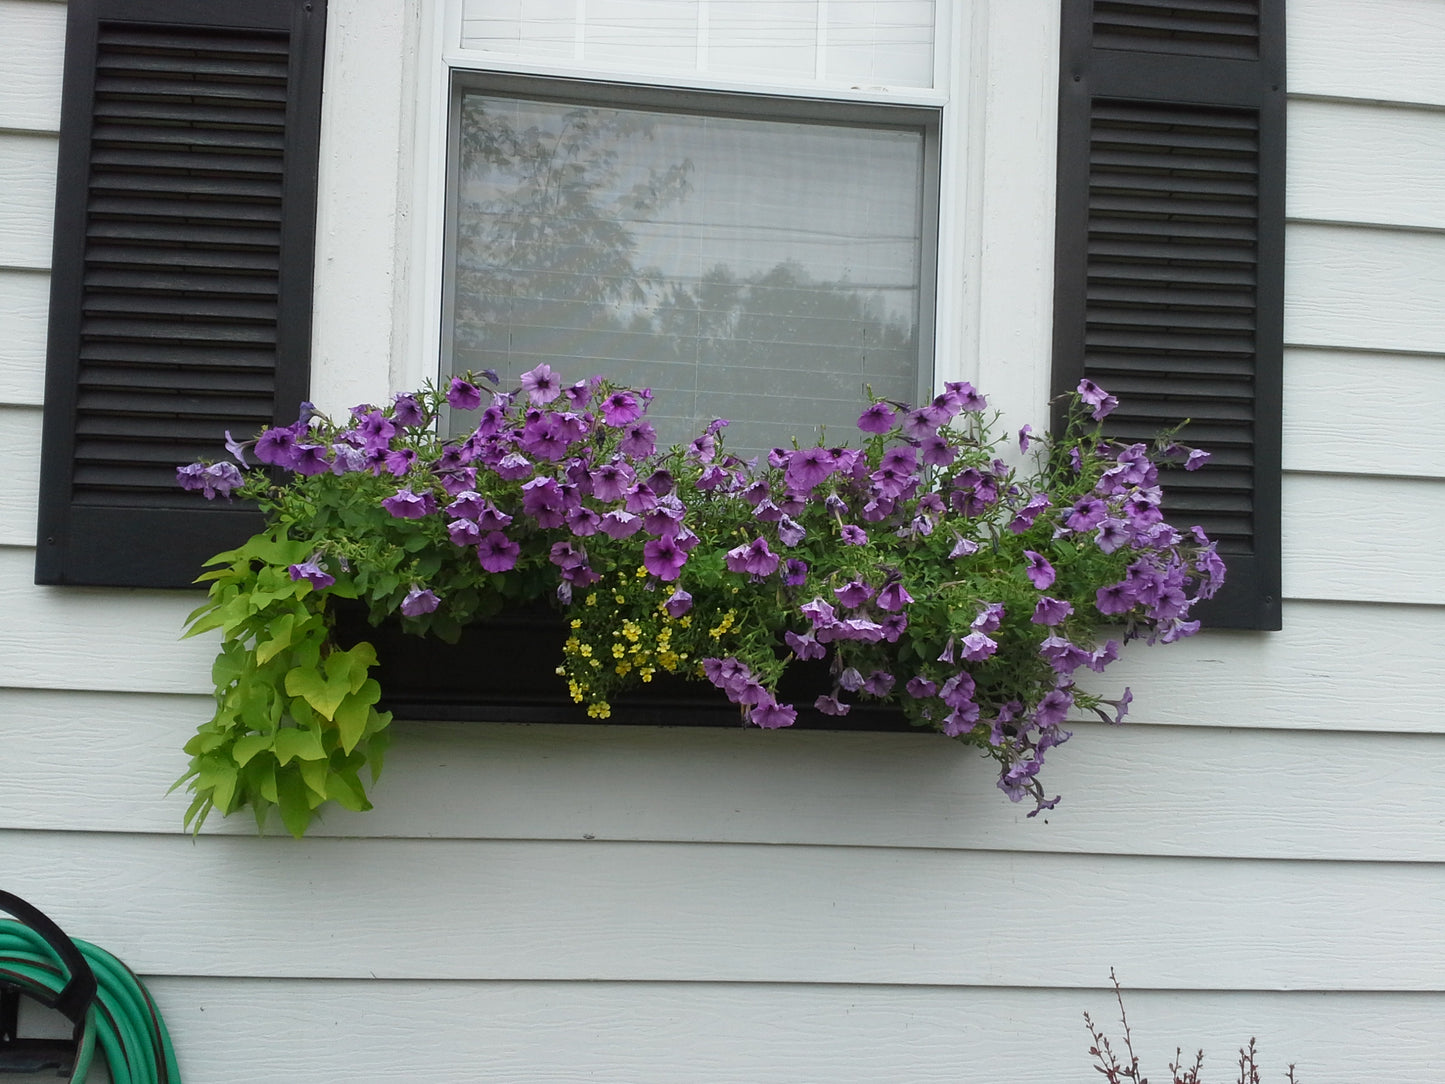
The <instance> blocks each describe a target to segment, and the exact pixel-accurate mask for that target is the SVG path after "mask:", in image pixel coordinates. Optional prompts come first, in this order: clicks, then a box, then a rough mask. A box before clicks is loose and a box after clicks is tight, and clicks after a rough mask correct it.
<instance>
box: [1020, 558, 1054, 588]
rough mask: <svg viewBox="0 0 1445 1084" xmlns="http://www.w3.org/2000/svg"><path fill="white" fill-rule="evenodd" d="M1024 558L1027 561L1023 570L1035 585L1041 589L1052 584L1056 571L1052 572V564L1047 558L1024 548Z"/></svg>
mask: <svg viewBox="0 0 1445 1084" xmlns="http://www.w3.org/2000/svg"><path fill="white" fill-rule="evenodd" d="M1024 560H1025V561H1026V562H1027V563H1026V565H1025V568H1024V572H1025V574H1026V575H1027V576H1028V578H1029V581H1030V582H1031V583H1032V584H1033V585H1034V586H1035V587H1037V588H1038V589H1039V590H1040V591H1043V590H1045V589H1046V588H1048V587H1049V586H1051V585H1052V584H1053V582H1054V579H1055V577H1056V576H1057V573H1055V572H1054V566H1053V565H1051V564H1049V562H1048V558H1046V557H1045V556H1044V555H1043V554H1041V553H1036V552H1034V551H1033V550H1024Z"/></svg>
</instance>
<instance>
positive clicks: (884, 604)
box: [878, 580, 913, 611]
mask: <svg viewBox="0 0 1445 1084" xmlns="http://www.w3.org/2000/svg"><path fill="white" fill-rule="evenodd" d="M912 601H913V596H912V595H910V594H909V593H908V592H907V590H905V589H904V587H903V584H902V583H901V582H900V581H898V580H894V581H893V582H892V583H889V584H886V585H884V588H883V590H881V591H879V592H878V607H879V609H883V610H890V611H897V610H901V609H903V607H905V606H907V605H908V604H909V603H910V602H912Z"/></svg>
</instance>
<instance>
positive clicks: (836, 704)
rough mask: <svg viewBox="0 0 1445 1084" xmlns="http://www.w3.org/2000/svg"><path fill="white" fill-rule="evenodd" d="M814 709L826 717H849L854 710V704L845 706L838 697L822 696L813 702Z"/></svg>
mask: <svg viewBox="0 0 1445 1084" xmlns="http://www.w3.org/2000/svg"><path fill="white" fill-rule="evenodd" d="M813 707H814V708H816V709H817V710H818V711H821V712H822V713H823V714H824V715H847V714H848V713H849V712H850V711H852V710H853V705H852V704H845V703H843V702H842V701H841V700H839V699H838V698H837V697H836V696H826V695H825V696H820V697H818V699H817V700H814V701H813Z"/></svg>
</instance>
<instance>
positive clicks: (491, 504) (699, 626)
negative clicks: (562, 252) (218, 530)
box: [178, 365, 1224, 812]
mask: <svg viewBox="0 0 1445 1084" xmlns="http://www.w3.org/2000/svg"><path fill="white" fill-rule="evenodd" d="M651 402H652V393H651V392H650V391H648V390H646V389H631V388H622V387H617V386H614V385H612V384H610V383H608V382H607V381H605V380H602V379H600V378H591V379H587V380H582V381H577V382H575V383H571V382H568V381H567V380H566V379H565V378H564V377H562V376H561V375H560V374H558V373H556V372H554V371H553V370H552V369H551V368H550V367H549V366H547V365H539V366H537V367H536V368H535V369H533V370H531V371H530V372H528V373H524V374H523V375H522V376H521V377H520V379H519V381H518V382H517V383H516V385H515V386H513V387H511V388H508V389H505V390H504V389H503V388H502V387H501V385H500V384H499V382H498V381H497V379H496V377H495V374H490V373H486V374H481V375H473V374H465V375H459V376H456V377H453V378H451V379H450V380H449V381H448V382H447V384H446V385H445V386H444V387H442V388H433V389H427V390H424V391H422V392H417V393H412V394H403V395H398V396H395V397H394V398H393V399H392V401H391V404H390V405H389V406H385V407H375V406H372V405H361V406H357V407H354V408H352V410H351V411H350V412H349V414H348V416H347V417H346V418H345V419H343V420H342V421H341V422H332V421H330V420H329V419H327V418H326V417H324V416H323V415H320V414H318V413H317V412H316V411H315V410H314V409H313V408H312V407H311V406H310V404H307V405H306V406H305V407H304V408H303V410H302V412H301V415H300V417H298V419H297V420H296V421H295V422H294V423H292V424H290V425H287V426H278V427H273V428H269V429H267V430H265V431H263V432H262V433H261V434H260V435H259V436H258V437H257V438H256V439H255V440H254V441H252V442H244V443H243V442H238V441H235V440H233V439H231V438H230V436H229V434H228V439H227V449H228V451H229V452H230V453H231V456H232V457H233V459H234V460H235V462H224V463H218V464H202V463H196V464H191V465H189V466H186V467H182V468H180V469H179V471H178V480H179V481H180V483H181V485H182V486H183V487H185V488H187V489H191V490H196V491H199V492H201V493H203V495H205V496H206V497H208V498H214V497H229V496H231V494H232V493H238V494H239V495H240V496H242V497H251V498H256V499H260V500H261V501H262V504H263V508H265V509H267V510H269V511H272V512H273V513H274V514H275V515H277V516H278V518H281V519H284V520H285V521H286V522H287V523H290V524H293V525H295V526H294V527H293V528H292V529H293V532H295V533H294V534H293V537H296V538H297V539H298V541H304V542H305V543H306V545H307V547H308V550H307V552H312V553H313V556H311V557H310V558H309V559H308V560H307V561H304V562H301V563H299V564H296V565H292V566H290V567H289V572H290V576H291V578H292V579H293V580H297V581H299V580H302V579H304V580H306V581H308V582H309V583H310V584H311V585H312V586H313V587H314V588H315V589H316V590H317V591H324V590H326V589H327V588H329V587H331V586H332V585H333V584H334V583H335V582H336V579H337V577H338V576H345V577H348V579H347V583H348V585H349V586H350V587H351V588H352V589H354V590H355V591H356V592H357V593H359V594H361V595H362V596H363V597H366V598H368V599H369V600H370V601H371V602H372V604H373V609H374V610H375V609H376V608H377V607H380V608H381V609H382V610H388V609H389V610H391V611H395V612H398V613H400V614H401V615H403V616H404V617H406V618H407V619H408V621H410V622H413V623H417V624H419V627H422V628H426V627H429V624H428V623H430V622H433V621H438V620H443V619H445V620H449V621H452V622H456V623H461V622H464V621H465V620H468V619H470V617H471V616H473V614H474V613H475V612H476V611H477V609H478V608H479V607H480V605H481V602H480V600H484V599H487V598H491V599H494V600H497V599H502V598H508V599H510V598H515V597H516V596H517V595H518V594H519V593H525V592H530V593H532V594H533V595H534V596H535V595H539V594H540V593H541V592H543V591H545V592H546V593H547V594H548V595H550V596H551V597H552V598H553V599H554V600H555V602H556V603H557V604H558V605H559V606H561V607H562V608H563V609H564V612H565V616H566V618H567V620H568V622H569V625H570V628H571V629H572V630H573V632H572V636H571V638H570V639H569V640H568V646H567V648H566V652H567V657H566V659H565V660H564V664H563V666H562V667H561V668H559V673H561V674H563V676H564V679H565V680H566V681H567V682H568V684H569V688H570V689H571V691H572V694H573V697H574V699H577V700H578V701H579V702H580V701H583V700H586V701H587V702H588V703H589V704H591V705H592V706H593V707H594V708H597V707H598V706H599V705H600V709H601V710H596V711H594V712H593V713H594V714H595V715H598V716H599V717H604V718H605V717H606V715H607V713H608V711H609V710H610V709H609V708H607V705H606V697H607V696H608V695H609V694H610V693H612V692H615V691H619V690H622V689H624V688H626V687H628V686H629V684H630V683H632V682H637V681H641V682H646V681H649V680H651V677H652V674H653V673H654V672H655V671H657V670H659V669H661V670H663V671H666V672H671V673H674V674H678V675H681V676H685V677H690V678H694V679H701V680H706V681H708V682H710V683H711V684H712V685H714V686H715V687H717V688H718V689H720V690H722V692H723V693H724V694H725V695H726V696H727V697H728V698H729V700H731V701H732V702H733V703H735V704H737V705H738V707H739V709H740V711H741V713H742V715H743V717H744V719H745V720H747V721H748V722H751V723H752V724H754V725H757V726H760V727H764V728H776V727H783V726H789V725H792V724H793V723H794V722H795V720H796V719H797V717H798V708H797V707H796V706H795V705H793V704H789V703H786V702H784V701H783V700H781V699H780V698H779V694H778V691H777V690H778V681H779V679H780V678H781V676H782V674H783V672H784V671H785V670H786V669H787V668H788V667H790V666H791V665H792V664H793V663H795V662H797V663H808V662H812V663H816V664H818V665H819V667H820V670H821V672H823V673H825V674H826V679H825V680H826V682H827V688H826V690H825V691H821V692H820V693H819V694H818V695H817V696H816V698H815V699H812V700H811V701H810V703H809V704H808V705H806V706H807V707H811V708H812V710H813V711H815V712H817V713H820V714H822V715H824V716H831V717H838V716H843V715H847V714H848V713H850V712H851V711H853V710H854V708H855V707H856V706H857V705H859V704H863V705H870V704H872V703H886V704H888V705H891V706H893V707H894V708H895V709H897V710H901V711H902V712H903V713H904V714H905V715H906V716H907V717H908V718H909V719H910V720H912V721H913V722H914V723H916V724H917V725H920V726H924V727H929V728H932V729H934V730H937V731H940V732H941V733H943V734H945V735H948V736H950V737H955V738H959V739H962V740H966V741H970V742H972V743H974V744H976V745H978V746H980V747H981V748H983V749H985V750H986V751H988V752H989V753H990V754H991V755H992V756H993V757H994V758H995V759H996V760H997V762H998V764H999V779H998V785H999V787H1000V788H1001V789H1002V790H1003V791H1004V792H1005V793H1006V794H1007V795H1008V796H1009V797H1010V798H1012V799H1014V800H1020V799H1022V798H1024V797H1032V798H1033V799H1034V801H1035V810H1034V812H1038V811H1039V810H1041V809H1047V808H1051V806H1052V805H1053V803H1054V802H1056V801H1057V798H1046V797H1045V792H1044V791H1043V789H1042V785H1041V783H1040V782H1039V778H1038V776H1039V770H1040V767H1041V765H1042V764H1043V761H1044V757H1045V754H1046V753H1047V752H1048V751H1049V750H1050V749H1052V748H1053V747H1054V746H1057V745H1060V744H1063V743H1064V742H1065V741H1067V740H1068V738H1069V736H1070V732H1069V731H1068V730H1067V729H1065V727H1064V724H1065V723H1066V722H1067V721H1068V720H1069V719H1070V718H1071V717H1073V716H1075V715H1077V714H1078V713H1080V712H1092V713H1095V714H1096V715H1098V716H1099V717H1100V718H1102V719H1105V720H1106V721H1109V722H1117V721H1119V720H1120V719H1122V717H1123V715H1124V713H1125V711H1126V709H1127V707H1128V705H1129V702H1130V700H1131V694H1130V693H1129V692H1128V690H1125V691H1124V693H1123V695H1122V696H1120V697H1117V698H1114V699H1105V698H1104V697H1102V696H1101V695H1100V694H1098V693H1096V692H1094V691H1092V690H1091V689H1090V688H1089V685H1088V681H1086V680H1084V679H1085V678H1086V677H1087V675H1088V674H1090V673H1099V672H1102V671H1103V670H1104V668H1105V667H1106V666H1108V664H1109V663H1111V662H1113V661H1114V660H1115V659H1117V658H1118V657H1119V652H1120V650H1121V647H1122V645H1123V644H1124V643H1126V642H1128V641H1131V640H1136V639H1140V640H1145V641H1147V642H1148V643H1155V642H1165V643H1167V642H1171V641H1173V640H1177V639H1180V638H1181V637H1185V636H1188V635H1190V634H1191V633H1193V632H1194V631H1196V630H1197V629H1198V627H1199V622H1198V621H1197V620H1196V619H1194V618H1192V617H1191V616H1190V614H1191V609H1192V607H1193V606H1194V605H1195V603H1197V602H1198V601H1199V600H1200V599H1206V598H1209V597H1211V596H1212V595H1213V594H1214V593H1215V591H1217V590H1218V588H1219V586H1220V585H1221V583H1222V582H1223V578H1224V565H1223V562H1222V560H1221V559H1220V558H1219V556H1218V554H1217V553H1216V551H1215V546H1214V544H1213V543H1212V542H1211V541H1210V540H1209V539H1208V538H1207V537H1206V535H1205V534H1204V532H1203V531H1202V530H1201V529H1200V528H1198V527H1192V528H1189V529H1187V530H1180V529H1178V528H1176V527H1174V526H1171V525H1170V524H1169V523H1168V522H1167V521H1166V519H1165V517H1164V514H1163V511H1162V507H1163V504H1162V502H1163V492H1162V489H1161V484H1160V473H1159V465H1160V464H1161V463H1165V462H1175V463H1178V464H1181V465H1182V466H1183V467H1184V468H1185V469H1187V470H1193V469H1197V468H1198V467H1199V466H1201V465H1203V463H1204V461H1205V459H1206V458H1207V455H1206V453H1203V452H1200V451H1198V450H1196V449H1192V448H1187V447H1185V446H1183V445H1180V444H1178V443H1177V442H1175V441H1173V440H1172V439H1170V438H1164V439H1161V441H1159V442H1156V444H1154V445H1148V444H1145V443H1115V442H1111V441H1109V440H1107V439H1105V438H1104V437H1102V436H1101V435H1100V433H1099V429H1098V426H1097V425H1092V426H1091V425H1089V422H1098V421H1099V420H1101V419H1103V418H1104V417H1106V416H1107V415H1108V414H1109V413H1110V412H1111V411H1112V410H1113V409H1114V408H1115V406H1116V405H1117V401H1116V400H1115V398H1114V397H1113V396H1111V395H1109V394H1108V393H1107V392H1105V391H1104V390H1103V389H1101V388H1099V387H1098V386H1097V385H1096V384H1094V383H1092V382H1091V381H1088V380H1085V381H1083V382H1081V383H1080V385H1079V387H1078V390H1077V400H1076V405H1077V409H1076V413H1075V417H1076V418H1077V419H1078V420H1079V424H1078V425H1074V426H1071V427H1070V429H1069V430H1068V431H1067V433H1066V437H1065V438H1064V439H1062V440H1059V439H1055V438H1052V437H1049V436H1045V435H1041V434H1037V433H1034V432H1033V431H1032V429H1031V428H1029V427H1025V428H1024V429H1023V430H1022V431H1021V432H1020V433H1019V435H1018V439H1017V441H1015V440H1014V439H1013V438H1012V437H1010V438H1009V439H1008V440H1007V441H1001V440H995V439H994V438H993V437H992V436H991V434H990V431H989V426H990V419H989V418H987V417H986V416H985V411H986V410H987V409H988V404H987V401H986V399H985V398H984V397H983V396H982V395H981V394H979V392H978V391H977V390H976V389H975V388H974V387H973V386H972V385H971V384H969V383H967V382H963V381H959V382H951V383H948V384H946V385H945V386H944V390H943V391H942V392H941V393H940V394H939V395H937V396H936V397H935V398H934V399H933V400H932V401H930V402H928V403H926V404H924V405H922V406H919V407H916V408H915V407H911V406H909V405H907V404H902V403H895V402H891V401H877V402H873V403H871V404H870V405H868V406H867V407H866V408H865V409H863V411H862V412H861V414H860V416H859V419H858V435H857V436H856V437H855V438H854V443H851V444H850V443H842V444H836V445H834V444H823V443H818V444H816V445H813V446H808V447H793V448H774V449H772V450H771V451H769V452H768V453H766V454H764V455H761V456H759V457H757V458H756V459H743V458H741V457H738V456H736V455H732V454H730V453H729V452H728V451H727V450H726V448H725V446H724V440H723V429H724V427H725V426H726V425H727V423H726V422H725V421H723V420H721V419H718V420H716V421H714V422H712V423H710V424H709V425H707V426H706V428H705V429H704V431H703V432H702V433H701V434H700V435H699V436H698V437H697V438H696V439H694V440H692V441H691V442H690V443H688V444H685V445H681V446H678V447H675V448H672V449H670V450H668V449H658V448H657V446H656V434H655V431H654V429H653V427H652V425H651V424H650V423H649V421H648V420H647V413H648V410H649V408H650V406H651ZM449 410H450V411H451V412H454V413H452V414H451V417H452V418H453V419H454V420H455V419H456V418H458V417H460V416H461V415H465V416H466V418H467V421H466V425H467V426H469V427H470V428H467V429H465V430H464V431H461V432H457V433H454V434H445V433H441V432H439V431H438V429H437V426H438V420H439V418H441V417H442V416H443V415H446V414H447V413H448V411H449ZM1004 444H1007V445H1008V448H1007V449H1004V448H1003V445H1004ZM1015 446H1016V447H1017V448H1018V455H1019V456H1023V457H1025V458H1027V459H1029V461H1030V462H1031V463H1032V473H1027V472H1026V471H1025V470H1024V469H1023V468H1020V467H1018V466H1016V465H1014V464H1011V463H1010V462H1009V461H1008V460H1007V459H1006V458H1005V456H1007V455H1011V454H1013V452H1012V449H1013V448H1014V447H1015ZM248 454H249V455H250V456H252V457H253V458H254V459H255V460H256V461H257V462H258V463H259V464H261V466H262V467H266V468H273V469H279V470H280V471H283V472H290V474H291V475H292V476H293V478H292V479H291V480H290V481H288V482H287V483H285V484H284V485H281V486H276V485H274V483H273V481H272V479H271V476H270V474H269V472H267V471H265V470H262V469H259V468H252V467H250V465H249V464H248V461H247V459H246V456H247V455H248ZM243 468H246V469H245V470H243ZM512 583H520V584H523V585H525V586H524V587H521V588H518V587H506V586H505V585H506V584H512ZM338 590H339V588H338ZM1100 626H1111V627H1112V628H1111V632H1112V636H1110V637H1107V638H1105V639H1104V641H1103V642H1102V644H1101V643H1099V640H1098V635H1097V631H1098V629H1099V628H1100ZM1076 678H1077V679H1078V680H1076ZM810 695H811V694H810Z"/></svg>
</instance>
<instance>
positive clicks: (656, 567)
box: [642, 538, 687, 583]
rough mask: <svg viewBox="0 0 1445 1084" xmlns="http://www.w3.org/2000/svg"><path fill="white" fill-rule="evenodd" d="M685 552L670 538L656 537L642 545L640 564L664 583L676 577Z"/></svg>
mask: <svg viewBox="0 0 1445 1084" xmlns="http://www.w3.org/2000/svg"><path fill="white" fill-rule="evenodd" d="M686 563H687V554H686V553H684V552H683V551H682V550H680V549H679V548H678V546H677V543H676V542H674V541H673V540H672V539H671V538H657V539H654V540H652V541H651V542H648V543H646V544H645V545H644V546H643V547H642V565H643V567H644V568H646V569H647V571H649V572H651V573H652V574H653V575H654V576H656V577H657V578H658V579H659V580H662V581H663V582H664V583H671V582H672V581H673V580H675V579H677V577H678V573H680V572H681V571H682V566H683V565H684V564H686Z"/></svg>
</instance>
